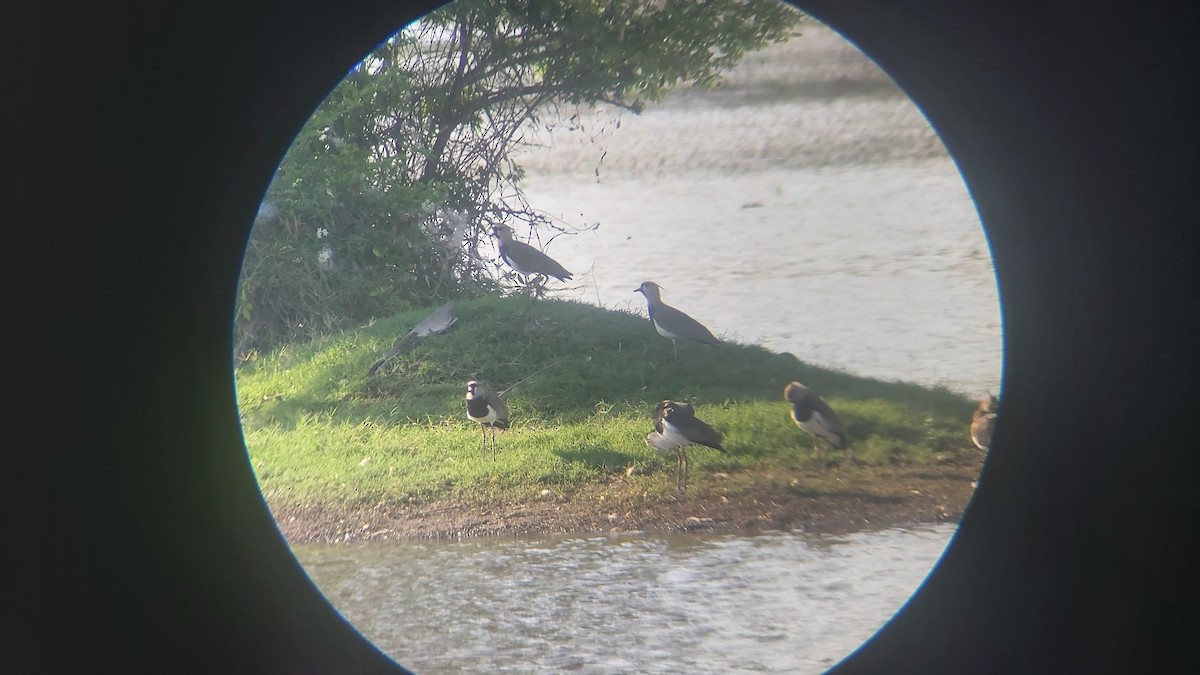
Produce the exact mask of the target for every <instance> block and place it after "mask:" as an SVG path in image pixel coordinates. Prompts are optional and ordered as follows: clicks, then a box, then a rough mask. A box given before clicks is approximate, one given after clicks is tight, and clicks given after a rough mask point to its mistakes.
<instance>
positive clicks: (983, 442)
mask: <svg viewBox="0 0 1200 675" xmlns="http://www.w3.org/2000/svg"><path fill="white" fill-rule="evenodd" d="M999 413H1000V401H998V400H997V399H996V397H995V396H992V395H991V394H990V393H989V394H988V395H987V396H984V397H983V398H981V399H979V407H978V408H976V409H975V413H974V414H973V415H971V442H973V443H974V444H975V447H977V448H979V449H980V450H983V451H985V452H986V451H987V449H988V448H990V447H991V446H992V429H993V428H994V427H995V426H996V417H997V416H998V415H999Z"/></svg>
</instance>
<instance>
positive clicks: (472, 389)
mask: <svg viewBox="0 0 1200 675" xmlns="http://www.w3.org/2000/svg"><path fill="white" fill-rule="evenodd" d="M478 388H479V383H478V382H476V381H475V380H471V381H470V382H468V383H467V398H475V397H476V396H478V395H479V394H478V392H476V390H477V389H478Z"/></svg>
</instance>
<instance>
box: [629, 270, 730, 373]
mask: <svg viewBox="0 0 1200 675" xmlns="http://www.w3.org/2000/svg"><path fill="white" fill-rule="evenodd" d="M633 291H634V292H635V293H641V294H642V295H644V296H646V313H647V314H649V315H650V321H652V322H653V323H654V330H656V331H658V334H659V335H661V336H663V337H665V338H669V339H670V340H671V347H672V349H673V350H674V353H675V354H676V355H678V354H679V345H678V341H679V340H693V341H695V342H701V343H703V344H706V345H715V344H717V343H718V342H720V340H718V339H717V337H716V336H715V335H713V334H712V331H710V330H708V329H707V328H705V327H704V325H703V324H701V323H700V322H699V321H696V320H695V319H693V318H692V317H690V316H688V315H687V314H684V313H683V312H681V311H679V310H677V309H675V308H674V307H672V306H670V305H668V304H666V303H664V302H663V301H662V295H661V291H662V287H661V286H659V285H658V284H656V283H654V282H653V281H643V282H642V285H641V286H638V287H637V288H635V289H633Z"/></svg>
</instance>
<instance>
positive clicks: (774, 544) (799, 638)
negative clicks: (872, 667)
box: [293, 524, 955, 674]
mask: <svg viewBox="0 0 1200 675" xmlns="http://www.w3.org/2000/svg"><path fill="white" fill-rule="evenodd" d="M954 527H955V526H954V525H950V524H938V525H927V526H920V527H912V528H906V529H888V530H877V531H866V532H858V533H853V534H848V535H837V536H834V535H806V534H799V533H769V534H761V535H758V536H736V535H721V536H712V535H676V536H654V537H641V536H632V535H626V536H621V537H603V536H601V537H586V538H570V537H559V538H544V539H484V540H477V541H466V542H434V543H414V542H375V543H361V544H350V545H345V544H337V545H315V544H305V545H296V546H294V547H293V552H294V553H295V555H296V557H297V558H298V559H299V561H300V563H301V564H302V565H303V566H304V568H305V569H306V570H307V571H308V573H309V575H310V577H311V578H312V579H313V581H314V583H316V585H317V586H318V587H319V588H320V589H321V590H322V591H323V592H324V594H325V595H326V597H327V598H329V600H330V601H331V602H332V603H333V605H334V606H335V607H336V608H337V609H338V610H339V611H340V612H341V613H342V616H343V617H344V618H345V619H346V620H348V621H349V622H350V623H351V624H352V625H354V626H355V627H356V628H357V629H358V630H359V632H361V633H362V634H363V636H364V637H366V638H367V639H369V640H371V642H373V643H374V644H375V645H376V646H377V647H378V648H379V649H380V650H381V651H383V652H384V653H385V654H387V655H389V656H390V657H392V658H393V659H395V660H396V661H397V662H398V663H401V664H402V665H404V666H405V667H407V668H409V669H411V670H412V671H413V672H415V673H419V674H420V673H481V672H545V673H556V672H580V673H681V672H686V673H750V672H753V673H793V674H798V673H819V672H821V671H823V670H826V669H827V668H829V667H830V666H832V665H833V664H835V663H836V662H837V661H839V660H841V659H842V658H844V657H845V656H847V655H848V654H849V653H850V652H852V651H853V650H854V649H855V648H857V647H858V646H859V645H860V644H861V643H862V642H863V641H865V640H866V639H867V638H869V637H870V636H871V635H872V634H873V633H874V632H875V631H876V630H877V629H878V628H879V627H880V626H881V625H883V623H884V622H885V621H886V620H887V619H888V618H890V617H891V616H892V615H893V614H894V613H895V612H896V611H897V610H899V609H900V607H901V606H902V605H903V604H904V602H905V601H906V600H907V599H908V597H909V596H910V595H911V594H912V592H913V591H914V590H915V589H916V588H917V586H918V585H920V583H921V582H922V581H923V580H924V578H925V577H926V576H927V575H928V573H929V571H930V568H931V566H932V565H933V563H934V562H935V561H936V560H937V559H938V557H940V556H941V554H942V552H943V550H944V549H945V546H946V543H947V542H948V541H949V539H950V537H951V536H952V535H953V532H954Z"/></svg>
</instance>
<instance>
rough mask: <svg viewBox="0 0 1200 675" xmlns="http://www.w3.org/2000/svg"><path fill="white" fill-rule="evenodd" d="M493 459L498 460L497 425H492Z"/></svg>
mask: <svg viewBox="0 0 1200 675" xmlns="http://www.w3.org/2000/svg"><path fill="white" fill-rule="evenodd" d="M492 461H493V462H494V461H496V427H492Z"/></svg>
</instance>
